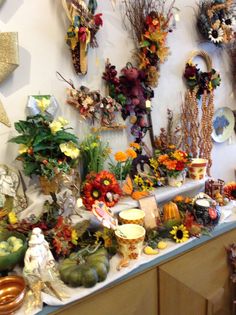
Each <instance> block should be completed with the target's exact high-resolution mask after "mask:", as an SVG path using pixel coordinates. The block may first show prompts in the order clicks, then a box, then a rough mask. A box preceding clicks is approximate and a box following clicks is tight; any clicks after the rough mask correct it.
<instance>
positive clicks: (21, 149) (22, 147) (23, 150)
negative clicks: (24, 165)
mask: <svg viewBox="0 0 236 315" xmlns="http://www.w3.org/2000/svg"><path fill="white" fill-rule="evenodd" d="M27 151H28V147H27V145H25V144H20V145H19V149H18V152H19V154H23V153H26V152H27Z"/></svg>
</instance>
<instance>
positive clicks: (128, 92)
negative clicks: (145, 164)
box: [103, 0, 175, 146]
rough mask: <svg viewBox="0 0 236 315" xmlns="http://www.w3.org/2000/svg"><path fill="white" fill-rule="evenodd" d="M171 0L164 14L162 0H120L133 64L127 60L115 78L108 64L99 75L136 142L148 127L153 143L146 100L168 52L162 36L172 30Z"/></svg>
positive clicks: (148, 106) (149, 108)
mask: <svg viewBox="0 0 236 315" xmlns="http://www.w3.org/2000/svg"><path fill="white" fill-rule="evenodd" d="M174 2H175V1H173V2H172V3H171V5H170V6H169V8H168V11H167V13H166V10H165V7H166V4H165V1H164V2H163V1H160V0H159V1H154V0H138V1H131V0H125V1H124V11H125V12H124V15H125V18H126V19H127V20H128V22H129V27H131V34H132V37H133V39H134V42H135V44H136V51H135V54H134V57H135V60H136V64H137V66H133V65H132V64H130V63H127V65H126V67H124V68H123V69H122V70H121V76H119V77H118V76H117V72H116V69H115V66H113V65H111V64H108V65H107V66H106V70H105V73H104V74H103V79H104V80H106V81H107V83H108V86H109V93H110V95H111V96H112V97H114V98H115V99H116V100H117V101H118V102H120V104H121V105H122V117H123V118H124V119H126V118H127V117H128V116H129V117H130V123H131V124H132V127H131V134H132V135H133V136H134V137H135V141H136V142H138V143H140V142H141V141H142V139H143V138H144V136H145V135H146V133H147V131H148V130H149V131H150V138H151V142H152V145H153V146H154V135H153V130H152V120H151V114H150V112H151V101H150V100H151V98H153V97H154V93H153V90H152V88H153V87H156V86H157V82H158V76H159V67H160V64H161V63H163V62H164V61H165V60H166V58H167V56H168V54H169V49H168V47H167V45H166V38H167V35H168V32H170V31H171V30H172V25H171V23H170V21H171V18H172V17H173V14H172V10H173V8H174Z"/></svg>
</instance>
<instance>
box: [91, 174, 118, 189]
mask: <svg viewBox="0 0 236 315" xmlns="http://www.w3.org/2000/svg"><path fill="white" fill-rule="evenodd" d="M95 180H96V181H97V182H98V183H99V184H100V185H103V186H105V188H106V189H105V190H106V191H108V190H109V188H110V187H111V186H113V185H115V184H117V181H116V178H115V176H114V175H113V174H112V173H110V172H107V171H101V172H100V173H98V174H97V176H96V179H95Z"/></svg>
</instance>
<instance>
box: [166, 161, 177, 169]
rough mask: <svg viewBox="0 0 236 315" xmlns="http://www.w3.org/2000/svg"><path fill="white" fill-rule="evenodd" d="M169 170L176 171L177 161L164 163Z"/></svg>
mask: <svg viewBox="0 0 236 315" xmlns="http://www.w3.org/2000/svg"><path fill="white" fill-rule="evenodd" d="M163 164H164V165H165V166H166V168H167V169H168V170H175V168H176V164H177V161H176V160H173V161H172V160H166V161H164V162H163Z"/></svg>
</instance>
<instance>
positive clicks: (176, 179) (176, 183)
mask: <svg viewBox="0 0 236 315" xmlns="http://www.w3.org/2000/svg"><path fill="white" fill-rule="evenodd" d="M185 177H186V172H185V171H184V172H180V173H179V174H178V175H177V176H167V181H168V185H169V186H171V187H180V186H182V185H183V183H184V181H185Z"/></svg>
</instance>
